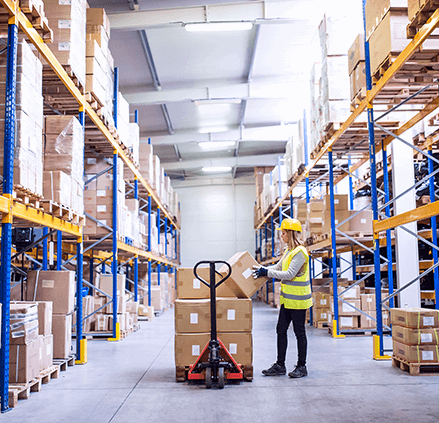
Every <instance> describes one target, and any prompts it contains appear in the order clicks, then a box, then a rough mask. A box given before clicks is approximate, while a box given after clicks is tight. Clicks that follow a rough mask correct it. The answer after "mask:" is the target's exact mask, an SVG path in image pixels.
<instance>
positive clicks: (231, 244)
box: [177, 184, 256, 267]
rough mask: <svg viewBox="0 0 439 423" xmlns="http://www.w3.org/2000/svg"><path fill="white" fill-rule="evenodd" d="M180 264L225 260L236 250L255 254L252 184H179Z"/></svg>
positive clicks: (189, 264) (253, 190)
mask: <svg viewBox="0 0 439 423" xmlns="http://www.w3.org/2000/svg"><path fill="white" fill-rule="evenodd" d="M177 191H178V196H179V201H180V211H181V237H180V246H181V265H182V267H193V266H194V265H195V264H196V263H197V262H198V261H201V260H227V259H229V258H230V257H231V256H232V255H233V254H235V253H236V252H239V251H249V252H250V253H251V254H252V255H254V250H255V234H254V228H253V208H254V204H255V199H256V192H255V185H254V184H253V185H217V186H199V187H188V188H183V187H179V188H178V189H177Z"/></svg>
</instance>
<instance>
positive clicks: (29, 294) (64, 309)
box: [26, 270, 75, 314]
mask: <svg viewBox="0 0 439 423" xmlns="http://www.w3.org/2000/svg"><path fill="white" fill-rule="evenodd" d="M74 299H75V272H72V271H52V270H30V271H29V272H28V278H27V291H26V300H27V301H52V302H53V310H52V311H53V313H54V314H69V313H72V312H73V309H74Z"/></svg>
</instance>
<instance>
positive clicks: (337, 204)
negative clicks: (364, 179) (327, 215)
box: [323, 194, 349, 212]
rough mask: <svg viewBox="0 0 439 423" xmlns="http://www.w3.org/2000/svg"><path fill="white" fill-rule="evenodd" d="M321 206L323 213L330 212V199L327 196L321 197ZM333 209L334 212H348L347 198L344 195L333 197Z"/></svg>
mask: <svg viewBox="0 0 439 423" xmlns="http://www.w3.org/2000/svg"><path fill="white" fill-rule="evenodd" d="M323 204H324V207H325V211H327V212H329V211H331V199H330V196H329V195H325V196H323ZM334 209H335V210H336V211H346V210H349V197H348V195H345V194H337V195H334Z"/></svg>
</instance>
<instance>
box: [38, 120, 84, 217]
mask: <svg viewBox="0 0 439 423" xmlns="http://www.w3.org/2000/svg"><path fill="white" fill-rule="evenodd" d="M45 121H46V124H45V135H46V145H45V149H44V197H45V198H46V199H49V200H53V201H54V202H56V203H59V204H61V205H63V206H64V207H68V208H70V209H72V210H73V211H75V212H77V213H80V214H82V213H84V181H83V174H82V169H83V168H84V158H83V149H84V132H83V129H82V126H81V124H80V123H79V121H78V119H76V118H75V117H74V116H58V115H55V116H46V119H45Z"/></svg>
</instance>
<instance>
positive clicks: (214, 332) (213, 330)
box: [194, 261, 232, 341]
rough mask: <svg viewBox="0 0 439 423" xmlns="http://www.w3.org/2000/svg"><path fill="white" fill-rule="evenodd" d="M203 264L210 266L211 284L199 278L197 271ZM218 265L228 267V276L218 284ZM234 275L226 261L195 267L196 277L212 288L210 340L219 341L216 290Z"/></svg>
mask: <svg viewBox="0 0 439 423" xmlns="http://www.w3.org/2000/svg"><path fill="white" fill-rule="evenodd" d="M203 264H208V265H209V270H210V275H209V276H210V283H208V282H206V281H205V280H204V279H203V278H201V277H200V276H198V274H197V269H198V267H199V266H201V265H203ZM216 264H225V265H226V266H227V275H226V276H225V277H223V278H222V279H221V280H220V281H219V282H218V283H216V282H215V279H216V277H215V274H216V273H218V272H217V271H216V270H215V265H216ZM231 274H232V266H230V264H229V263H227V262H226V261H199V262H198V263H197V264H196V265H195V267H194V275H195V277H196V278H197V279H198V280H199V281H200V282H202V283H204V285H206V286H207V287H208V288H210V339H211V340H215V341H216V340H217V330H216V292H215V291H216V288H218V287H219V286H220V285H221V284H222V283H223V282H225V281H226V280H227V279H228V278H229V277H230V275H231ZM221 276H222V275H221Z"/></svg>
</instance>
